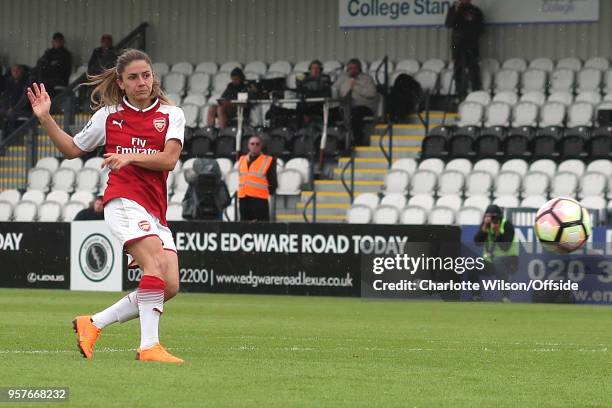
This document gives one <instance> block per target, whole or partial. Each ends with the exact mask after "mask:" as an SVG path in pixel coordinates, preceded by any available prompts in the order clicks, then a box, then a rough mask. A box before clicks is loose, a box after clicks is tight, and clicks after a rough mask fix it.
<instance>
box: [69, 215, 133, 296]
mask: <svg viewBox="0 0 612 408" xmlns="http://www.w3.org/2000/svg"><path fill="white" fill-rule="evenodd" d="M70 227H71V233H70V235H71V239H70V241H71V244H70V289H71V290H95V291H121V290H122V287H121V285H122V282H121V272H122V265H123V253H122V248H121V244H120V243H119V241H117V239H115V238H114V237H113V236H112V233H111V232H110V229H109V228H108V226H107V225H106V223H105V222H104V221H74V222H72V223H71V225H70Z"/></svg>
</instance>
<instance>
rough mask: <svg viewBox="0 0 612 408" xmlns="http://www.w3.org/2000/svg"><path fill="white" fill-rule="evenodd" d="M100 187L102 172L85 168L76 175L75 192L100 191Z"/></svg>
mask: <svg viewBox="0 0 612 408" xmlns="http://www.w3.org/2000/svg"><path fill="white" fill-rule="evenodd" d="M99 187H100V171H98V170H96V169H92V168H89V167H87V168H83V169H81V171H79V172H78V173H77V175H76V180H75V190H85V191H91V192H92V193H94V192H96V191H98V189H99Z"/></svg>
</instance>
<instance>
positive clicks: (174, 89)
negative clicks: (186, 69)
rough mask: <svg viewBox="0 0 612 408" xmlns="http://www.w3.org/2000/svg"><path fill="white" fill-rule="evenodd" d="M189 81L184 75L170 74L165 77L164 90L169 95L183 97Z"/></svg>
mask: <svg viewBox="0 0 612 408" xmlns="http://www.w3.org/2000/svg"><path fill="white" fill-rule="evenodd" d="M186 82H187V80H186V77H185V75H184V74H181V73H179V72H170V73H169V74H167V75H166V76H165V77H164V81H163V84H164V90H165V91H166V92H167V93H171V94H177V95H182V94H183V92H184V90H185V84H186Z"/></svg>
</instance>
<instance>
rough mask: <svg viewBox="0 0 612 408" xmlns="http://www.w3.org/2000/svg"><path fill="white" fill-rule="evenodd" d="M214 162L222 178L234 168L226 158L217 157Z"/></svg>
mask: <svg viewBox="0 0 612 408" xmlns="http://www.w3.org/2000/svg"><path fill="white" fill-rule="evenodd" d="M215 160H216V162H217V164H218V165H219V169H220V170H221V175H222V177H225V176H226V175H227V174H228V173H229V172H230V171H232V168H233V167H234V163H233V162H232V161H231V160H230V159H228V158H226V157H218V158H216V159H215Z"/></svg>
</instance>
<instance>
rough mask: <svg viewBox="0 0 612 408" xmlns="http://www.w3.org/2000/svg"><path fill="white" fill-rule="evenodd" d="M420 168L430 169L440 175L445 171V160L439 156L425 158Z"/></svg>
mask: <svg viewBox="0 0 612 408" xmlns="http://www.w3.org/2000/svg"><path fill="white" fill-rule="evenodd" d="M418 170H430V171H433V172H434V173H436V175H440V174H442V172H443V171H444V162H443V161H442V160H440V159H438V158H430V159H425V160H423V161H422V162H421V163H419V167H418Z"/></svg>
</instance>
